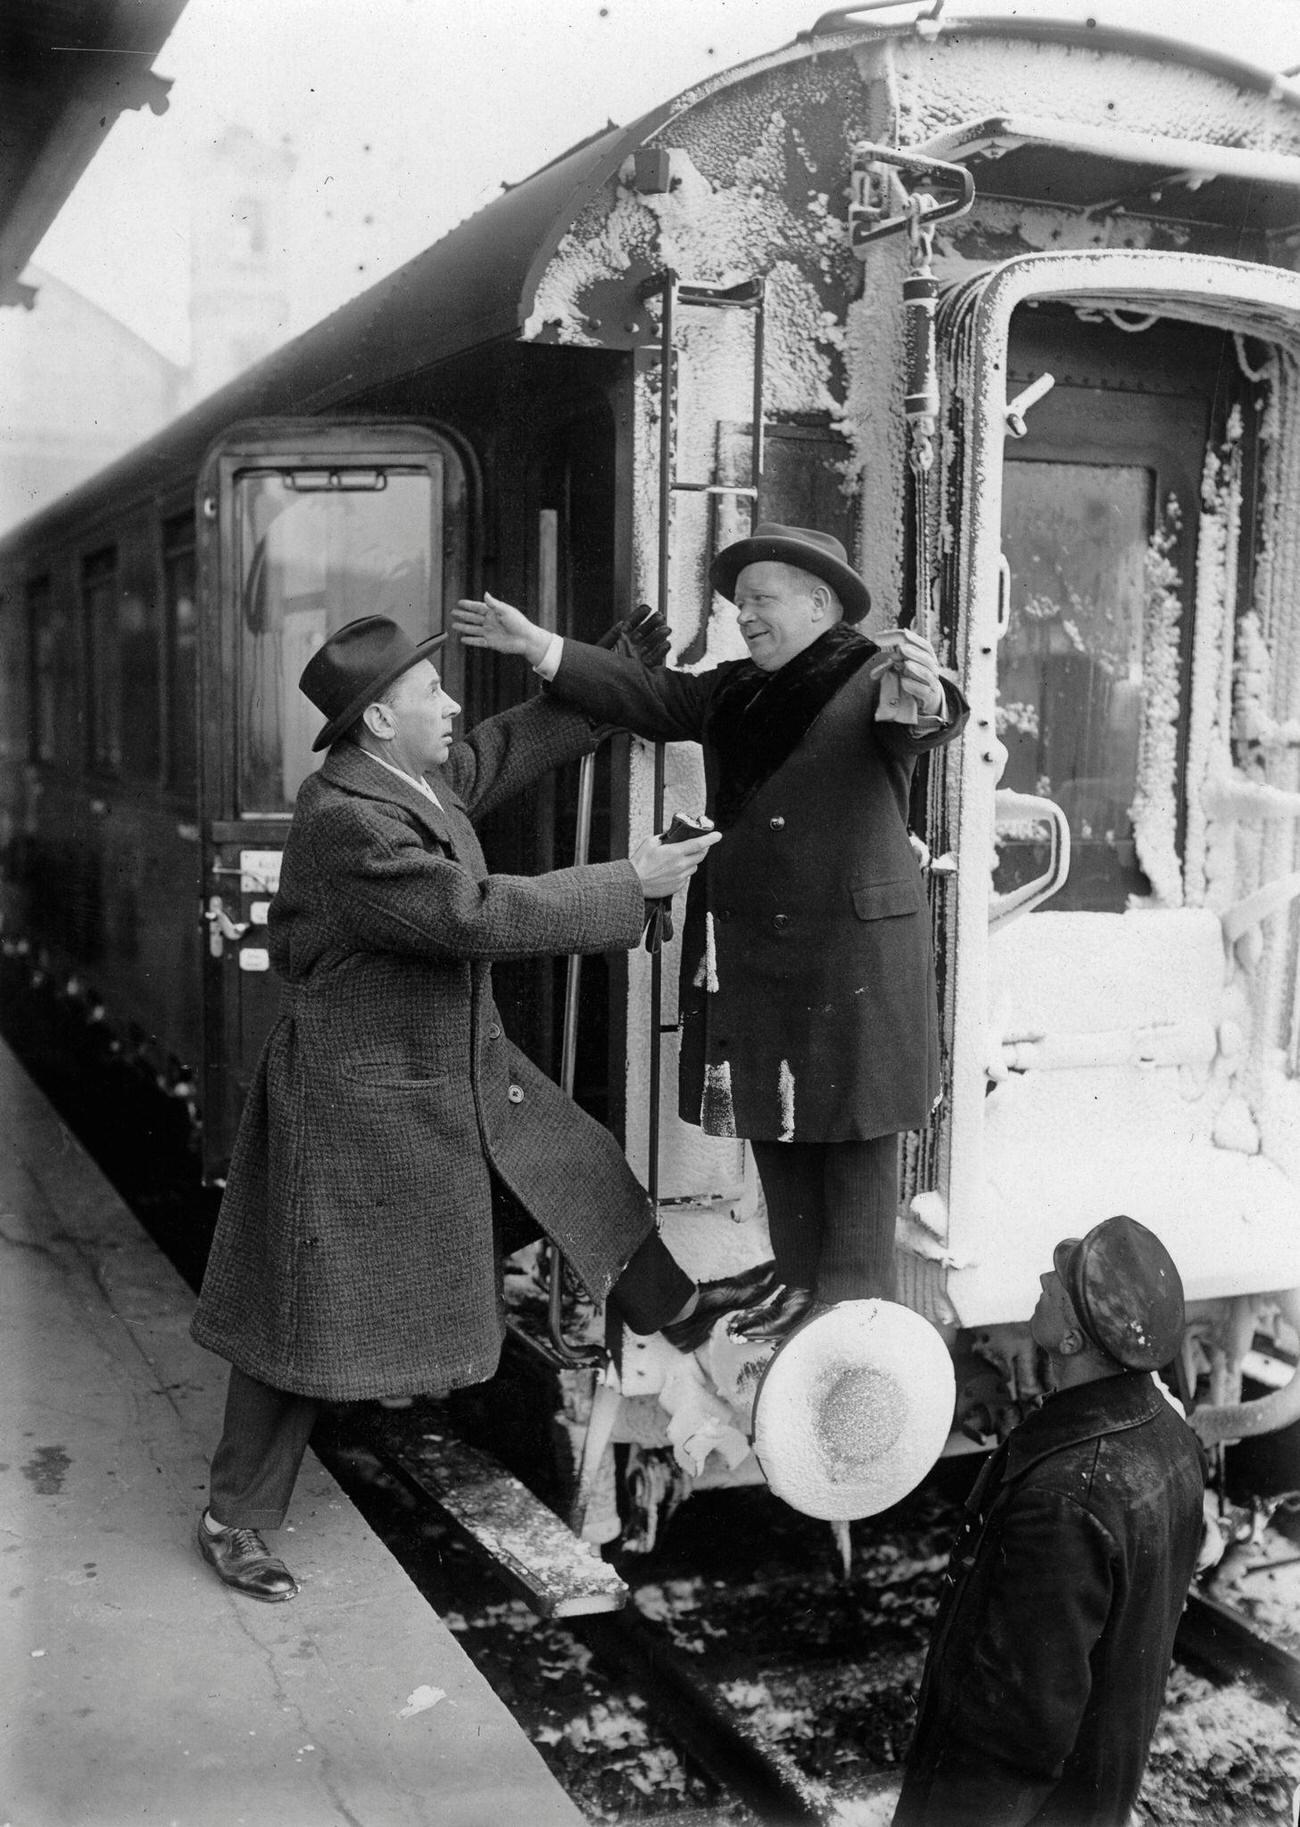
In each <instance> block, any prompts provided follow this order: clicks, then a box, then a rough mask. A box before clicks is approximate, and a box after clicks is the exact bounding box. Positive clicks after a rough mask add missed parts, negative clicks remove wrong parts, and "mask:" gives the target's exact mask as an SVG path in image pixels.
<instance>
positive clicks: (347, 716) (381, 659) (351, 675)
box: [298, 615, 447, 749]
mask: <svg viewBox="0 0 1300 1827" xmlns="http://www.w3.org/2000/svg"><path fill="white" fill-rule="evenodd" d="M446 638H447V637H446V635H445V634H432V635H430V636H429V638H428V639H427V640H424V641H413V640H412V639H411V637H410V635H409V634H407V632H406V630H405V629H404V628H401V627H399V626H398V624H397V623H396V622H391V621H389V619H388V617H387V616H386V615H363V616H361V617H360V618H359V619H358V620H357V621H355V622H345V623H344V625H343V627H342V628H340V629H338V630H337V631H336V632H335V633H334V634H332V635H331V636H330V637H329V639H328V640H327V641H326V642H325V644H324V646H323V647H318V648H317V650H316V652H315V653H314V654H313V655H312V656H311V658H310V660H308V662H307V664H306V665H305V666H304V667H303V669H302V677H301V678H300V679H299V680H298V689H299V691H301V692H303V693H305V694H306V696H307V697H309V698H310V699H311V701H312V703H313V704H314V705H315V706H316V709H317V710H318V711H319V712H320V713H321V715H322V717H324V719H325V727H324V729H323V730H322V731H321V732H320V735H319V736H317V738H316V740H315V742H313V743H312V745H311V746H312V748H313V749H327V748H328V747H329V746H330V744H331V743H332V742H337V741H338V739H339V737H340V736H341V735H343V733H344V731H345V730H348V729H350V728H351V727H352V725H353V724H354V723H355V722H356V720H357V718H358V717H359V716H360V715H361V713H362V711H363V710H364V709H365V708H366V706H367V704H373V703H374V701H375V699H376V698H378V697H379V696H380V694H381V693H382V692H384V691H386V690H387V688H388V687H389V686H390V685H391V684H392V682H393V680H394V679H399V678H400V677H401V676H402V674H403V673H404V672H406V671H407V670H408V668H410V667H412V666H414V665H415V663H416V661H417V660H423V659H425V658H427V657H428V655H429V654H431V653H432V652H433V650H434V648H435V647H441V646H442V643H443V642H444V641H445V640H446Z"/></svg>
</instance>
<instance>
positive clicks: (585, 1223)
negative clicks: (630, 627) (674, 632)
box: [193, 616, 713, 1599]
mask: <svg viewBox="0 0 1300 1827" xmlns="http://www.w3.org/2000/svg"><path fill="white" fill-rule="evenodd" d="M444 638H445V637H442V636H438V637H435V638H434V639H432V640H428V641H425V642H422V643H420V644H419V645H415V644H413V643H412V642H411V641H410V640H409V638H408V637H407V636H406V635H405V634H404V633H403V631H402V630H401V629H400V628H399V627H398V626H397V624H396V623H393V622H390V621H388V620H387V619H386V618H384V617H379V616H370V617H365V618H362V619H361V620H360V621H358V622H353V623H350V624H348V626H347V627H345V628H343V629H341V630H340V631H339V632H338V633H337V634H335V635H333V636H331V637H330V639H329V640H328V641H327V642H326V643H325V645H324V646H323V647H322V648H321V649H320V650H319V651H318V652H317V653H316V654H315V655H313V657H312V660H311V661H310V662H309V664H308V666H307V669H306V671H305V672H304V674H303V678H302V688H303V690H304V691H305V693H306V694H307V696H308V697H309V698H310V699H311V700H312V702H313V703H314V704H315V705H316V706H317V708H318V709H319V710H321V711H322V712H323V713H324V714H325V716H326V718H327V721H326V724H325V727H324V729H323V730H322V731H321V733H320V735H319V737H318V738H317V740H316V744H315V746H316V747H317V748H318V749H319V748H322V747H324V748H328V751H329V752H328V754H327V756H326V759H325V763H324V766H323V767H322V768H321V770H320V772H319V773H317V774H314V775H312V776H311V777H310V778H309V779H308V780H307V781H306V782H305V783H304V784H303V787H302V789H301V791H300V793H299V795H298V801H297V805H296V808H295V811H294V816H293V821H292V824H291V826H290V830H289V835H288V840H287V842H286V845H285V850H284V858H283V864H282V870H281V878H280V889H279V892H278V894H277V895H276V897H275V899H274V900H273V902H272V904H271V909H270V920H269V929H268V938H269V945H270V951H271V959H272V963H273V965H274V967H275V969H276V971H277V972H278V973H279V975H280V976H281V977H282V978H283V979H284V980H285V984H286V989H285V992H284V999H283V1004H282V1008H281V1012H280V1015H279V1019H278V1020H277V1022H276V1025H275V1027H274V1028H273V1030H272V1032H271V1034H270V1036H269V1037H268V1039H267V1042H266V1045H265V1047H264V1049H263V1052H262V1056H261V1059H260V1061H259V1064H258V1067H257V1071H256V1074H255V1077H254V1081H253V1084H252V1086H251V1088H250V1092H249V1097H248V1102H247V1106H246V1109H245V1112H244V1116H243V1120H242V1122H241V1125H240V1130H239V1135H238V1138H237V1140H236V1145H235V1150H234V1157H233V1160H232V1162H231V1168H230V1175H229V1179H228V1182H227V1187H226V1192H225V1196H224V1198H223V1200H222V1206H221V1214H220V1218H219V1221H218V1225H217V1230H216V1235H215V1238H214V1240H213V1246H212V1252H211V1255H210V1258H209V1261H208V1266H207V1272H206V1275H205V1278H204V1282H203V1289H202V1293H201V1296H200V1300H199V1305H198V1310H197V1312H196V1315H195V1318H194V1323H193V1332H194V1337H195V1338H196V1339H197V1340H198V1342H199V1343H200V1344H201V1345H205V1346H207V1347H208V1349H209V1350H212V1351H215V1352H217V1353H218V1354H219V1355H221V1356H222V1357H225V1358H228V1359H229V1361H230V1364H231V1375H230V1389H229V1394H228V1399H227V1408H226V1420H225V1428H224V1432H223V1436H222V1440H221V1443H220V1445H219V1446H218V1449H217V1452H216V1454H215V1456H214V1459H213V1464H212V1482H211V1496H210V1502H209V1507H208V1511H207V1512H206V1513H205V1515H204V1517H203V1518H201V1519H200V1523H199V1531H198V1542H199V1547H200V1550H201V1552H202V1553H203V1555H204V1558H205V1559H206V1560H208V1562H209V1563H210V1564H211V1565H212V1566H213V1567H214V1569H215V1571H216V1572H217V1573H218V1574H219V1576H220V1577H221V1578H222V1579H224V1580H225V1581H226V1582H227V1584H229V1585H232V1586H234V1587H235V1588H236V1589H238V1590H240V1591H243V1592H247V1593H249V1594H251V1595H252V1596H253V1597H256V1598H262V1599H284V1598H291V1597H292V1596H293V1594H294V1593H295V1592H296V1590H297V1587H296V1584H295V1582H294V1580H293V1579H292V1577H291V1575H290V1574H289V1573H288V1572H287V1570H286V1569H285V1568H284V1566H283V1564H282V1563H281V1562H280V1561H278V1560H276V1559H274V1558H273V1557H271V1556H270V1554H269V1553H268V1552H267V1549H266V1545H265V1543H264V1542H263V1541H262V1540H261V1537H260V1535H259V1534H258V1531H259V1530H260V1529H263V1528H268V1527H269V1528H274V1527H278V1526H279V1524H280V1523H281V1522H282V1520H283V1517H284V1512H285V1509H286V1507H287V1504H288V1501H289V1496H290V1493H291V1491H292V1488H293V1484H294V1480H295V1478H296V1476H297V1472H298V1468H299V1465H300V1464H301V1461H302V1455H303V1452H304V1451H305V1449H306V1444H307V1439H308V1436H309V1434H310V1431H311V1425H312V1421H313V1419H314V1417H315V1413H316V1409H317V1405H318V1403H319V1402H320V1401H321V1400H333V1401H339V1400H343V1401H348V1400H357V1399H362V1398H367V1397H394V1396H398V1397H400V1396H403V1395H411V1394H416V1393H419V1392H422V1391H434V1390H445V1389H450V1388H455V1387H460V1386H463V1385H465V1384H471V1383H477V1382H480V1381H482V1380H483V1379H484V1378H487V1377H490V1376H491V1375H492V1374H493V1372H494V1370H495V1369H496V1365H497V1359H498V1356H499V1353H500V1348H501V1341H502V1336H503V1314H502V1302H501V1288H500V1272H499V1257H500V1251H501V1246H502V1242H503V1239H502V1236H501V1230H500V1226H501V1214H502V1211H503V1210H507V1211H510V1212H512V1213H513V1214H514V1217H515V1225H516V1228H515V1231H514V1233H513V1234H512V1235H511V1237H510V1240H509V1246H508V1247H511V1248H514V1247H518V1245H519V1244H520V1243H521V1242H523V1241H526V1236H527V1234H528V1233H531V1234H532V1235H534V1236H536V1235H539V1234H541V1233H543V1232H544V1233H545V1234H546V1235H547V1236H548V1237H550V1238H552V1239H553V1240H554V1241H555V1242H556V1243H557V1244H559V1246H560V1247H561V1249H562V1250H563V1251H564V1254H565V1256H566V1257H567V1258H568V1260H569V1262H570V1263H571V1264H572V1265H573V1267H574V1269H575V1270H576V1271H577V1273H578V1275H579V1276H580V1277H581V1278H582V1280H583V1282H584V1283H585V1284H586V1286H587V1288H588V1289H589V1290H590V1292H591V1293H592V1294H593V1295H595V1296H597V1297H604V1296H605V1295H607V1294H608V1295H609V1296H610V1298H611V1300H612V1301H613V1303H614V1304H615V1305H616V1307H618V1308H619V1310H620V1311H621V1312H622V1314H623V1315H624V1317H625V1318H626V1319H627V1320H628V1322H629V1323H630V1324H631V1325H632V1326H633V1328H634V1329H635V1330H637V1331H641V1332H653V1331H656V1330H659V1329H661V1328H662V1327H663V1326H664V1325H666V1324H668V1323H670V1322H671V1321H672V1320H674V1319H676V1318H679V1317H681V1316H682V1315H683V1314H684V1313H687V1312H689V1311H690V1310H691V1308H692V1307H693V1306H695V1305H696V1304H697V1301H698V1297H697V1295H696V1291H695V1288H694V1284H693V1282H692V1281H691V1280H690V1279H689V1278H688V1277H687V1276H686V1275H685V1274H684V1273H683V1271H682V1270H681V1269H680V1268H679V1267H678V1266H677V1264H676V1263H675V1262H674V1260H673V1259H672V1257H671V1256H670V1255H669V1254H668V1252H667V1250H666V1249H665V1247H664V1246H663V1244H662V1242H661V1241H660V1238H659V1235H658V1232H657V1230H656V1228H655V1224H654V1217H653V1213H652V1212H651V1209H650V1205H649V1202H648V1200H647V1197H646V1194H645V1192H644V1191H643V1189H642V1188H641V1186H640V1185H639V1184H638V1183H637V1181H636V1179H635V1178H634V1177H633V1175H632V1173H631V1171H630V1170H629V1168H628V1166H627V1163H626V1161H625V1159H624V1157H623V1154H622V1152H621V1150H620V1149H619V1147H618V1145H617V1143H616V1142H615V1141H614V1139H613V1137H612V1136H611V1135H610V1134H609V1133H608V1131H606V1130H605V1129H603V1128H602V1127H601V1126H600V1125H599V1124H598V1123H596V1122H595V1121H594V1120H593V1119H592V1118H591V1117H589V1116H587V1115H586V1114H585V1112H583V1111H582V1110H580V1109H579V1108H578V1107H577V1106H576V1105H575V1104H573V1103H572V1102H571V1101H570V1100H569V1099H568V1098H567V1097H566V1096H565V1095H564V1094H563V1093H562V1092H561V1091H560V1090H559V1088H558V1087H557V1086H556V1085H554V1084H553V1083H552V1082H551V1081H550V1080H549V1079H548V1078H546V1077H545V1076H544V1075H543V1074H542V1073H541V1072H539V1071H538V1070H537V1069H536V1068H535V1067H534V1066H533V1065H532V1064H531V1063H530V1062H529V1060H528V1059H526V1058H525V1056H524V1055H523V1054H522V1053H520V1052H519V1051H518V1050H517V1049H516V1048H515V1047H514V1046H512V1045H511V1043H510V1042H509V1040H507V1039H506V1037H505V1035H504V1034H503V1032H502V1028H501V1022H500V1018H499V1016H498V1014H497V1010H496V1008H495V1006H494V1004H493V1000H492V987H491V978H490V967H491V962H492V960H493V959H495V958H502V959H507V958H524V957H532V956H535V955H539V954H547V953H551V954H559V953H571V952H601V951H606V950H610V949H612V948H615V947H620V946H622V947H628V946H631V945H634V944H635V943H636V942H637V940H638V938H639V937H640V934H641V930H642V927H643V925H644V923H645V918H646V900H647V898H648V897H649V898H654V897H658V896H661V895H671V894H672V893H673V892H674V891H675V890H676V889H677V888H678V887H680V886H682V885H684V884H685V882H686V881H687V879H688V878H689V876H690V874H691V873H692V871H693V870H694V868H695V866H696V865H697V863H698V862H699V860H700V858H701V857H702V855H703V853H704V850H705V848H706V847H707V845H708V843H709V842H710V841H713V840H710V839H707V838H706V839H696V840H694V841H693V842H692V843H690V844H687V845H680V846H678V845H673V846H669V845H662V844H660V843H659V842H658V840H657V839H650V840H648V841H647V842H646V843H645V844H643V845H642V846H641V847H640V848H639V849H638V850H637V852H636V853H635V854H634V856H633V857H632V858H631V859H620V860H617V861H614V862H609V863H596V864H588V865H585V866H583V867H581V868H574V869H560V870H556V871H554V872H552V873H550V874H547V875H543V876H539V877H535V878H526V877H521V876H500V875H490V874H489V873H488V870H487V867H486V864H485V861H484V858H483V852H482V850H481V848H480V846H479V842H478V839H477V837H476V836H475V833H474V828H473V826H472V824H471V822H470V820H471V817H472V816H473V817H477V816H480V815H482V814H485V813H487V812H489V811H491V810H492V808H493V807H494V806H496V805H498V804H500V803H501V801H503V800H505V799H507V798H509V797H510V796H511V795H512V794H515V793H518V792H520V791H521V790H522V789H523V788H525V787H527V786H528V785H529V784H530V783H531V782H532V781H534V780H536V779H537V778H538V776H539V775H541V774H542V773H544V772H545V771H546V770H548V769H550V768H554V767H556V766H558V765H559V764H561V763H562V762H565V761H568V760H570V759H572V758H573V757H575V756H578V755H580V754H583V753H585V752H586V751H587V750H589V749H590V748H592V747H593V746H594V743H595V741H596V739H597V738H596V736H595V734H594V730H593V724H592V722H591V720H590V719H589V718H588V717H586V716H585V715H584V714H583V713H581V712H577V711H573V710H569V709H564V708H562V707H560V706H557V705H553V704H549V703H547V702H545V701H542V700H535V701H534V702H532V703H530V704H526V705H524V706H521V707H517V708H515V709H513V710H510V711H507V712H505V713H504V714H502V715H501V716H498V717H494V718H491V719H489V720H488V721H487V722H485V723H482V724H480V725H479V726H478V728H476V729H475V730H474V731H473V732H472V734H471V735H470V736H469V737H468V738H467V739H466V740H464V741H461V742H455V743H453V741H452V736H451V723H452V718H453V717H454V716H455V714H456V712H457V711H458V709H459V706H458V705H457V704H456V703H455V702H454V701H453V700H452V699H451V698H450V697H448V695H447V694H446V692H445V691H443V689H442V686H441V682H440V680H439V678H438V674H437V672H436V670H435V669H434V666H433V664H432V662H431V660H430V659H429V657H428V656H429V654H430V652H431V651H432V650H433V649H434V648H435V647H437V646H438V645H439V644H440V642H441V640H442V639H444ZM521 1214H522V1216H523V1218H524V1219H525V1220H526V1221H527V1232H524V1231H522V1230H521V1229H520V1226H519V1218H520V1215H521Z"/></svg>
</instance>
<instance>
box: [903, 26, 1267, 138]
mask: <svg viewBox="0 0 1300 1827" xmlns="http://www.w3.org/2000/svg"><path fill="white" fill-rule="evenodd" d="M895 72H896V82H897V93H898V100H899V128H900V138H901V139H902V141H903V142H904V143H905V144H909V145H914V144H916V143H917V142H918V141H922V140H926V139H930V138H932V137H933V136H934V135H935V134H938V133H942V132H943V131H944V130H945V129H947V128H950V127H951V126H952V125H953V124H954V123H956V122H967V121H970V122H974V121H981V120H986V119H988V118H989V117H990V116H992V115H999V114H1008V113H1016V112H1019V113H1023V114H1032V115H1036V116H1040V117H1044V116H1045V117H1047V118H1049V119H1056V120H1058V121H1059V120H1062V118H1063V117H1067V118H1068V119H1069V120H1071V121H1078V122H1080V123H1082V124H1085V125H1088V126H1093V127H1105V128H1110V129H1120V130H1122V131H1128V132H1134V133H1140V134H1170V135H1173V136H1174V137H1176V138H1179V139H1195V140H1207V141H1210V142H1211V143H1215V144H1219V145H1224V146H1242V145H1256V146H1261V147H1266V148H1268V149H1269V150H1271V151H1278V152H1295V151H1300V130H1298V128H1297V118H1296V114H1295V111H1294V110H1293V109H1291V108H1289V107H1286V106H1285V105H1283V104H1281V103H1280V102H1278V101H1277V100H1275V99H1274V98H1272V97H1271V96H1270V95H1269V94H1268V92H1267V91H1251V90H1247V89H1245V88H1240V87H1238V86H1237V85H1236V84H1235V83H1233V82H1231V81H1225V80H1224V78H1223V77H1222V76H1218V75H1214V74H1212V73H1210V72H1208V71H1206V70H1204V69H1198V68H1195V67H1193V66H1192V65H1189V64H1181V63H1179V62H1178V61H1177V60H1176V58H1175V57H1174V56H1173V55H1165V56H1156V57H1151V56H1142V55H1139V54H1127V53H1124V52H1116V51H1113V50H1110V49H1106V50H1094V49H1091V48H1090V47H1088V46H1086V45H1059V44H1050V43H1038V44H1034V43H1028V42H1025V41H1024V40H1015V39H1006V40H1003V39H999V38H975V37H970V38H967V39H964V40H963V41H962V43H961V45H960V54H958V51H957V47H956V46H955V45H951V44H948V43H945V42H944V40H943V39H942V38H940V40H939V41H938V43H936V44H933V45H931V44H927V43H925V42H923V41H918V40H915V39H906V40H900V41H899V42H898V47H897V52H896V61H895Z"/></svg>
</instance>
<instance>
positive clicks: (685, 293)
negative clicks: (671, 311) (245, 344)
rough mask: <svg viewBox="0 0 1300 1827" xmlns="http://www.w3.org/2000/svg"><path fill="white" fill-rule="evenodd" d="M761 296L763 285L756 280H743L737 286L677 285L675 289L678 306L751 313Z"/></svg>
mask: <svg viewBox="0 0 1300 1827" xmlns="http://www.w3.org/2000/svg"><path fill="white" fill-rule="evenodd" d="M762 296H763V285H762V281H761V280H758V279H743V280H742V281H741V282H740V284H739V285H732V286H722V287H718V286H708V285H679V286H678V288H677V300H678V303H679V304H688V305H702V306H705V307H708V306H710V305H712V306H714V307H716V308H717V309H720V310H725V309H727V308H728V307H731V308H732V309H737V308H738V309H740V310H744V311H752V310H753V309H754V307H755V305H757V304H758V303H759V301H760V300H761V298H762Z"/></svg>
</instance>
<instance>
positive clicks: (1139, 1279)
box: [1052, 1214, 1184, 1370]
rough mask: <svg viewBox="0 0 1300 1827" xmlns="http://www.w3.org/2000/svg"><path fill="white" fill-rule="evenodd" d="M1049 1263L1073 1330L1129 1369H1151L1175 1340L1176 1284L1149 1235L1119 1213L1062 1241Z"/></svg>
mask: <svg viewBox="0 0 1300 1827" xmlns="http://www.w3.org/2000/svg"><path fill="white" fill-rule="evenodd" d="M1052 1262H1053V1265H1054V1266H1055V1269H1056V1273H1057V1274H1058V1275H1059V1276H1060V1278H1061V1282H1062V1285H1063V1286H1064V1288H1065V1291H1066V1293H1067V1294H1068V1295H1069V1297H1070V1304H1071V1306H1072V1307H1073V1308H1074V1311H1075V1313H1076V1314H1077V1315H1078V1320H1079V1324H1080V1326H1082V1328H1083V1330H1084V1331H1085V1332H1086V1333H1087V1335H1088V1337H1089V1338H1090V1339H1091V1340H1092V1342H1093V1344H1094V1345H1100V1346H1101V1348H1102V1350H1103V1351H1106V1352H1109V1354H1110V1356H1111V1357H1113V1358H1114V1359H1115V1360H1116V1362H1117V1363H1120V1364H1124V1365H1126V1366H1127V1368H1128V1369H1130V1370H1158V1369H1159V1368H1160V1366H1161V1365H1162V1364H1167V1363H1168V1362H1169V1361H1170V1359H1171V1358H1172V1357H1173V1356H1174V1354H1175V1353H1176V1352H1177V1350H1178V1347H1179V1345H1180V1343H1181V1342H1182V1336H1183V1324H1184V1311H1183V1283H1182V1278H1181V1276H1180V1275H1179V1273H1178V1270H1177V1268H1176V1267H1175V1266H1174V1259H1173V1257H1172V1256H1171V1255H1170V1254H1169V1252H1168V1250H1167V1249H1166V1248H1165V1246H1164V1244H1163V1243H1161V1241H1160V1239H1159V1238H1158V1237H1157V1236H1156V1234H1155V1232H1154V1231H1149V1230H1147V1228H1146V1226H1145V1225H1142V1224H1139V1223H1138V1222H1137V1220H1136V1219H1135V1218H1128V1217H1125V1216H1123V1215H1122V1214H1121V1215H1120V1216H1119V1217H1116V1218H1107V1219H1106V1220H1105V1221H1104V1222H1103V1223H1101V1224H1097V1225H1094V1226H1093V1228H1092V1229H1091V1230H1090V1231H1089V1232H1088V1234H1087V1236H1086V1237H1066V1238H1065V1239H1064V1240H1063V1241H1062V1242H1061V1243H1058V1244H1057V1246H1056V1249H1055V1250H1054V1251H1053V1253H1052Z"/></svg>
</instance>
